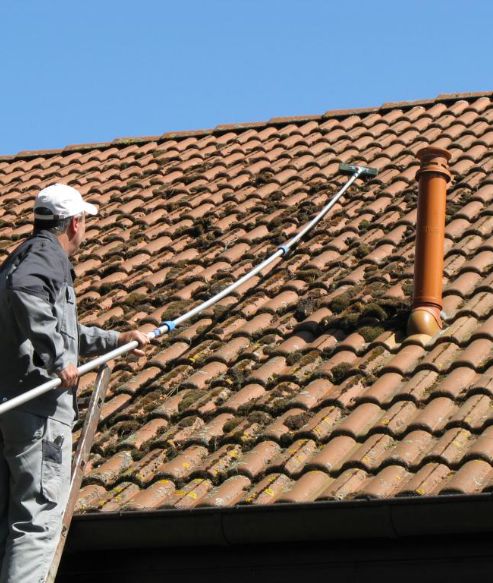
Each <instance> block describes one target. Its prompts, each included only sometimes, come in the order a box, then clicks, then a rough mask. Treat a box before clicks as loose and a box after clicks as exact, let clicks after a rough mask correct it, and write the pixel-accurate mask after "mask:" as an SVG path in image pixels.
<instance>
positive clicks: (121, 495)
mask: <svg viewBox="0 0 493 583" xmlns="http://www.w3.org/2000/svg"><path fill="white" fill-rule="evenodd" d="M139 491H140V490H139V487H138V486H137V485H136V484H132V483H130V482H122V483H121V484H118V485H117V486H115V487H114V488H113V489H112V490H111V491H110V492H108V493H107V494H106V496H105V497H104V498H102V499H101V503H102V504H103V506H102V507H101V510H102V511H103V512H115V511H118V510H120V509H121V507H122V506H124V505H126V504H127V503H128V502H129V500H131V499H132V498H133V497H134V496H136V495H137V494H138V493H139ZM106 500H107V501H106Z"/></svg>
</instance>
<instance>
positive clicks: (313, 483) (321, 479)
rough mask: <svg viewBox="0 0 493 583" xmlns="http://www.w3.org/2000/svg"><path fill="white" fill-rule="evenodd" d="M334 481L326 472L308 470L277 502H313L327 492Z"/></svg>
mask: <svg viewBox="0 0 493 583" xmlns="http://www.w3.org/2000/svg"><path fill="white" fill-rule="evenodd" d="M333 481H334V480H333V478H331V477H329V476H327V474H325V473H324V472H320V471H311V472H307V473H306V474H304V475H303V476H302V477H301V478H300V479H299V480H297V481H296V482H295V483H294V484H293V486H292V487H290V488H289V489H288V490H287V491H286V492H285V493H284V494H283V495H282V496H281V497H280V498H278V499H277V502H291V503H297V502H298V503H303V502H312V501H314V500H316V499H317V498H318V497H319V496H320V495H321V494H322V493H323V492H325V491H326V489H327V488H328V486H329V484H331V483H332V482H333Z"/></svg>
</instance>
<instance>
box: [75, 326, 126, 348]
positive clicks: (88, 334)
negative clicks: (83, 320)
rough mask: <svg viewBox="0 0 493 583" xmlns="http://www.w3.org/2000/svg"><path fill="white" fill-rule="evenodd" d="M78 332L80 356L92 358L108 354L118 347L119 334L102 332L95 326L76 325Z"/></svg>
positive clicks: (111, 331) (110, 331)
mask: <svg viewBox="0 0 493 583" xmlns="http://www.w3.org/2000/svg"><path fill="white" fill-rule="evenodd" d="M77 327H78V330H79V352H80V355H81V356H94V355H96V354H103V353H105V352H109V351H110V350H113V349H114V348H116V347H117V346H118V337H119V336H120V333H119V332H115V331H114V330H103V329H101V328H98V327H97V326H83V325H82V324H77Z"/></svg>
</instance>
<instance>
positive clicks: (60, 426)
mask: <svg viewBox="0 0 493 583" xmlns="http://www.w3.org/2000/svg"><path fill="white" fill-rule="evenodd" d="M96 213H97V207H95V206H94V205H92V204H89V203H87V202H85V201H84V200H83V199H82V197H81V195H80V193H79V192H78V191H77V190H76V189H74V188H71V187H69V186H66V185H63V184H54V185H52V186H49V187H48V188H45V189H43V190H41V191H40V192H39V194H38V196H37V198H36V201H35V204H34V232H33V235H32V236H31V237H30V238H29V239H28V240H26V241H25V242H24V243H22V244H21V245H20V246H19V247H18V248H17V249H16V250H15V251H14V252H13V253H12V254H11V255H10V256H9V257H8V258H7V260H6V261H5V263H4V264H3V266H2V267H1V269H0V330H1V334H0V402H2V401H6V400H8V399H10V398H12V397H14V396H16V395H18V394H19V393H22V392H24V391H27V390H29V389H32V388H34V387H36V386H38V385H40V384H42V383H44V382H46V381H48V380H50V379H52V378H55V375H58V377H60V379H61V381H62V383H61V388H59V389H55V390H52V391H49V392H48V393H45V394H44V395H42V396H40V397H38V398H36V399H35V400H33V401H30V402H28V403H26V404H24V405H22V406H21V407H19V408H17V409H14V410H12V411H9V412H7V413H5V414H3V415H0V583H7V582H8V583H31V582H32V583H40V582H42V581H44V580H45V578H46V576H47V574H48V570H49V567H50V564H51V560H52V558H53V555H54V552H55V549H56V546H57V543H58V540H59V536H60V531H61V519H62V514H63V511H64V509H65V504H66V501H67V498H68V493H69V486H70V466H71V451H72V424H73V421H74V417H75V416H76V411H77V409H76V396H75V392H76V387H77V383H78V372H77V361H78V356H79V353H80V354H81V355H82V356H91V355H96V354H101V353H105V352H108V351H109V350H112V349H114V348H116V347H117V346H120V345H123V344H126V343H128V342H130V341H132V340H136V341H137V342H138V344H139V346H140V347H141V346H144V345H145V344H147V343H148V342H149V339H148V337H147V336H146V335H144V334H142V333H140V332H138V331H136V330H133V331H130V332H125V333H118V332H114V331H104V330H102V329H100V328H97V327H86V326H82V325H80V324H78V322H77V313H76V303H75V293H74V288H73V285H74V284H73V278H74V273H73V270H72V265H71V263H70V260H69V257H70V256H72V255H73V254H74V253H75V252H76V251H77V250H78V249H79V247H80V245H81V244H82V242H83V241H84V236H85V215H86V214H91V215H95V214H96ZM135 353H136V354H138V355H140V356H141V355H143V352H142V350H139V349H136V350H135Z"/></svg>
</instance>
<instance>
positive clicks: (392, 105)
mask: <svg viewBox="0 0 493 583" xmlns="http://www.w3.org/2000/svg"><path fill="white" fill-rule="evenodd" d="M480 97H493V91H477V92H467V93H442V94H440V95H438V96H437V97H436V98H435V99H418V100H415V101H396V102H387V103H383V104H382V105H380V106H376V107H363V108H353V109H334V110H329V111H326V112H325V113H323V114H320V115H301V116H287V117H273V118H271V119H268V120H266V121H258V122H240V123H231V124H220V125H218V126H216V127H214V128H209V129H197V130H181V131H169V132H165V133H163V134H160V135H158V136H141V137H129V138H116V139H114V140H112V141H108V142H95V143H88V144H71V145H68V146H65V147H64V148H55V149H47V150H22V151H20V152H18V153H17V154H7V155H3V156H2V155H0V162H14V161H16V160H25V159H31V158H37V157H39V156H43V157H46V156H55V155H60V154H69V153H74V152H85V151H88V150H95V149H103V148H109V147H110V146H117V147H126V146H129V145H132V144H137V145H141V144H147V143H149V142H161V141H165V140H169V139H175V140H176V139H178V140H179V139H186V138H190V137H203V136H207V135H221V134H224V133H227V132H230V131H238V130H239V131H244V130H248V129H259V128H265V127H267V126H280V125H286V124H288V123H295V124H296V123H299V124H301V123H307V122H309V121H315V120H320V119H341V118H345V117H349V116H351V115H366V114H370V113H375V112H386V111H390V110H392V109H411V108H413V107H417V106H420V105H421V106H429V105H433V104H436V103H451V102H454V101H459V100H467V101H472V100H474V99H478V98H480Z"/></svg>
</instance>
